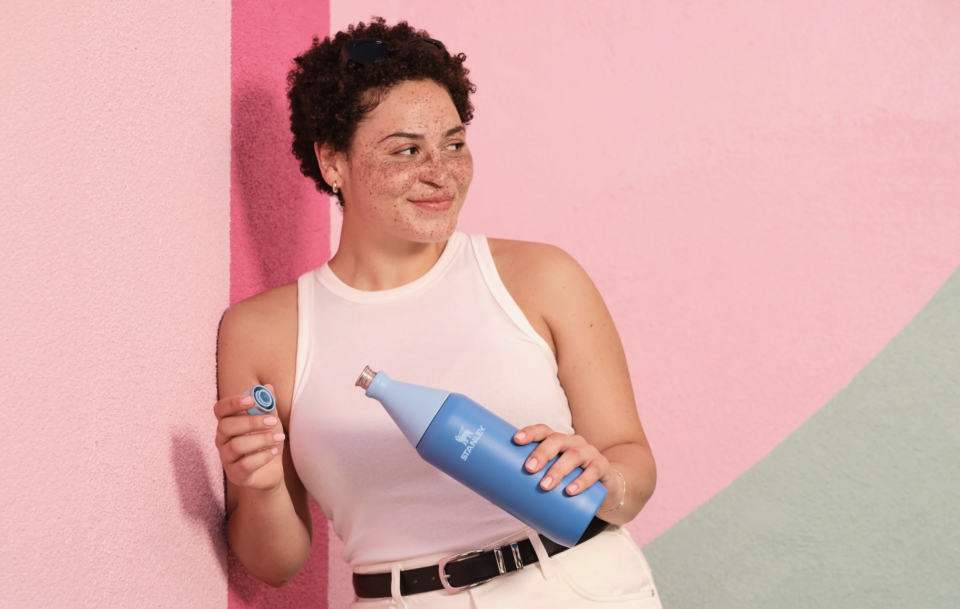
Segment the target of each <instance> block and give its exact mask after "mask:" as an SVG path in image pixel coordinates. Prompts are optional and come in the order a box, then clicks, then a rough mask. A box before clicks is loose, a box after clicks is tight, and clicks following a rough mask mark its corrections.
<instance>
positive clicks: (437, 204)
mask: <svg viewBox="0 0 960 609" xmlns="http://www.w3.org/2000/svg"><path fill="white" fill-rule="evenodd" d="M410 202H411V203H413V204H414V205H415V206H417V207H419V208H420V209H422V210H424V211H447V210H448V209H450V208H451V207H452V206H453V199H444V200H442V201H410Z"/></svg>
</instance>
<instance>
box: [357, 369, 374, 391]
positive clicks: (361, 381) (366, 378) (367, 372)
mask: <svg viewBox="0 0 960 609" xmlns="http://www.w3.org/2000/svg"><path fill="white" fill-rule="evenodd" d="M375 376H377V373H376V371H375V370H374V369H373V368H371V367H370V366H367V367H366V368H364V369H363V372H361V373H360V378H358V379H357V382H356V383H355V386H356V387H360V388H361V389H364V390H366V389H367V388H368V387H369V386H370V383H372V382H373V377H375Z"/></svg>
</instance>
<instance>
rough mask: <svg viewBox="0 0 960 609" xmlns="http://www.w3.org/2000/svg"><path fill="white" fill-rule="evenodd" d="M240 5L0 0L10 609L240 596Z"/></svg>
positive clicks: (222, 600)
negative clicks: (236, 314)
mask: <svg viewBox="0 0 960 609" xmlns="http://www.w3.org/2000/svg"><path fill="white" fill-rule="evenodd" d="M229 70H230V4H229V2H226V1H219V0H215V1H212V2H202V3H196V2H185V1H181V0H173V1H165V2H156V1H134V0H120V1H116V2H110V3H93V4H91V3H86V4H85V3H42V2H41V3H37V2H26V1H24V0H13V1H10V0H6V1H5V2H3V3H0V89H2V91H3V93H2V95H0V134H2V140H3V143H2V144H0V146H2V152H0V193H2V194H0V206H2V209H0V213H2V218H3V220H2V222H0V244H2V250H3V253H2V256H0V371H2V378H3V386H4V402H5V405H6V409H5V413H6V417H5V418H6V422H7V431H6V433H5V437H4V440H3V442H2V446H3V452H4V454H5V457H4V466H3V468H2V469H0V488H2V491H0V493H2V500H0V540H2V542H0V545H2V551H0V605H2V606H3V607H17V608H25V607H36V608H43V609H47V608H51V607H70V608H71V609H74V608H75V609H81V608H85V607H90V608H94V607H95V608H97V609H101V608H105V607H116V608H129V607H211V608H221V607H223V606H225V604H226V594H227V575H226V547H225V544H224V543H223V541H222V535H221V531H220V528H219V526H220V525H219V523H220V522H221V521H222V517H223V513H222V510H223V492H222V487H221V477H220V461H219V459H218V457H217V453H216V450H215V448H214V445H213V441H212V438H213V430H214V425H215V419H214V417H213V416H212V412H211V408H212V406H213V404H214V402H215V400H216V380H215V360H214V353H215V349H216V331H217V322H218V321H219V319H220V315H221V313H222V312H223V310H224V309H225V308H226V306H227V304H228V298H229V286H230V284H229V241H228V237H229V233H228V230H229V211H230V208H229V168H230V166H229V162H230V156H229V155H230V148H229V128H230V71H229Z"/></svg>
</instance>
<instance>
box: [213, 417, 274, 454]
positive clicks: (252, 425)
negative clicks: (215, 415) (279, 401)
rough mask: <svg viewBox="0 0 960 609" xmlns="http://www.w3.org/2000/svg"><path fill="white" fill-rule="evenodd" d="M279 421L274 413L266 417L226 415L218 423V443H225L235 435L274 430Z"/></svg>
mask: <svg viewBox="0 0 960 609" xmlns="http://www.w3.org/2000/svg"><path fill="white" fill-rule="evenodd" d="M278 422H279V419H277V417H275V416H273V415H267V416H264V417H240V416H237V417H224V418H222V419H220V421H219V422H218V423H217V445H218V446H219V445H221V444H225V443H226V442H228V441H230V438H232V437H234V436H243V435H246V434H250V433H255V432H258V431H265V430H272V429H273V428H274V427H276V425H277V423H278ZM274 431H283V429H282V428H278V429H276V430H274Z"/></svg>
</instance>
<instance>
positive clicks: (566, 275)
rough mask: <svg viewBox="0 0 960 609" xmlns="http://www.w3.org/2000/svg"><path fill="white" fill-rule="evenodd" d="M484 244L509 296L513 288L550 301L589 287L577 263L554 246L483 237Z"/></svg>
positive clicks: (590, 283)
mask: <svg viewBox="0 0 960 609" xmlns="http://www.w3.org/2000/svg"><path fill="white" fill-rule="evenodd" d="M487 243H489V245H490V254H491V255H492V256H493V261H494V263H495V264H496V266H497V272H498V273H499V274H500V278H501V279H502V280H503V282H504V285H506V286H507V289H508V290H509V291H510V293H511V295H513V293H514V290H516V291H517V292H526V293H528V295H529V297H531V298H535V299H538V300H543V299H546V300H551V299H553V298H556V297H560V296H562V295H563V294H564V293H565V292H567V291H569V290H575V289H577V288H581V289H582V288H583V287H585V286H586V285H587V284H589V285H590V286H591V287H592V281H591V280H590V278H589V277H588V276H587V273H586V271H585V270H584V269H583V267H582V266H580V263H578V262H577V261H576V260H575V259H574V258H573V256H571V255H570V254H568V253H567V252H566V251H564V250H563V249H561V248H559V247H557V246H556V245H550V244H548V243H536V242H534V241H517V240H513V239H487Z"/></svg>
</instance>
